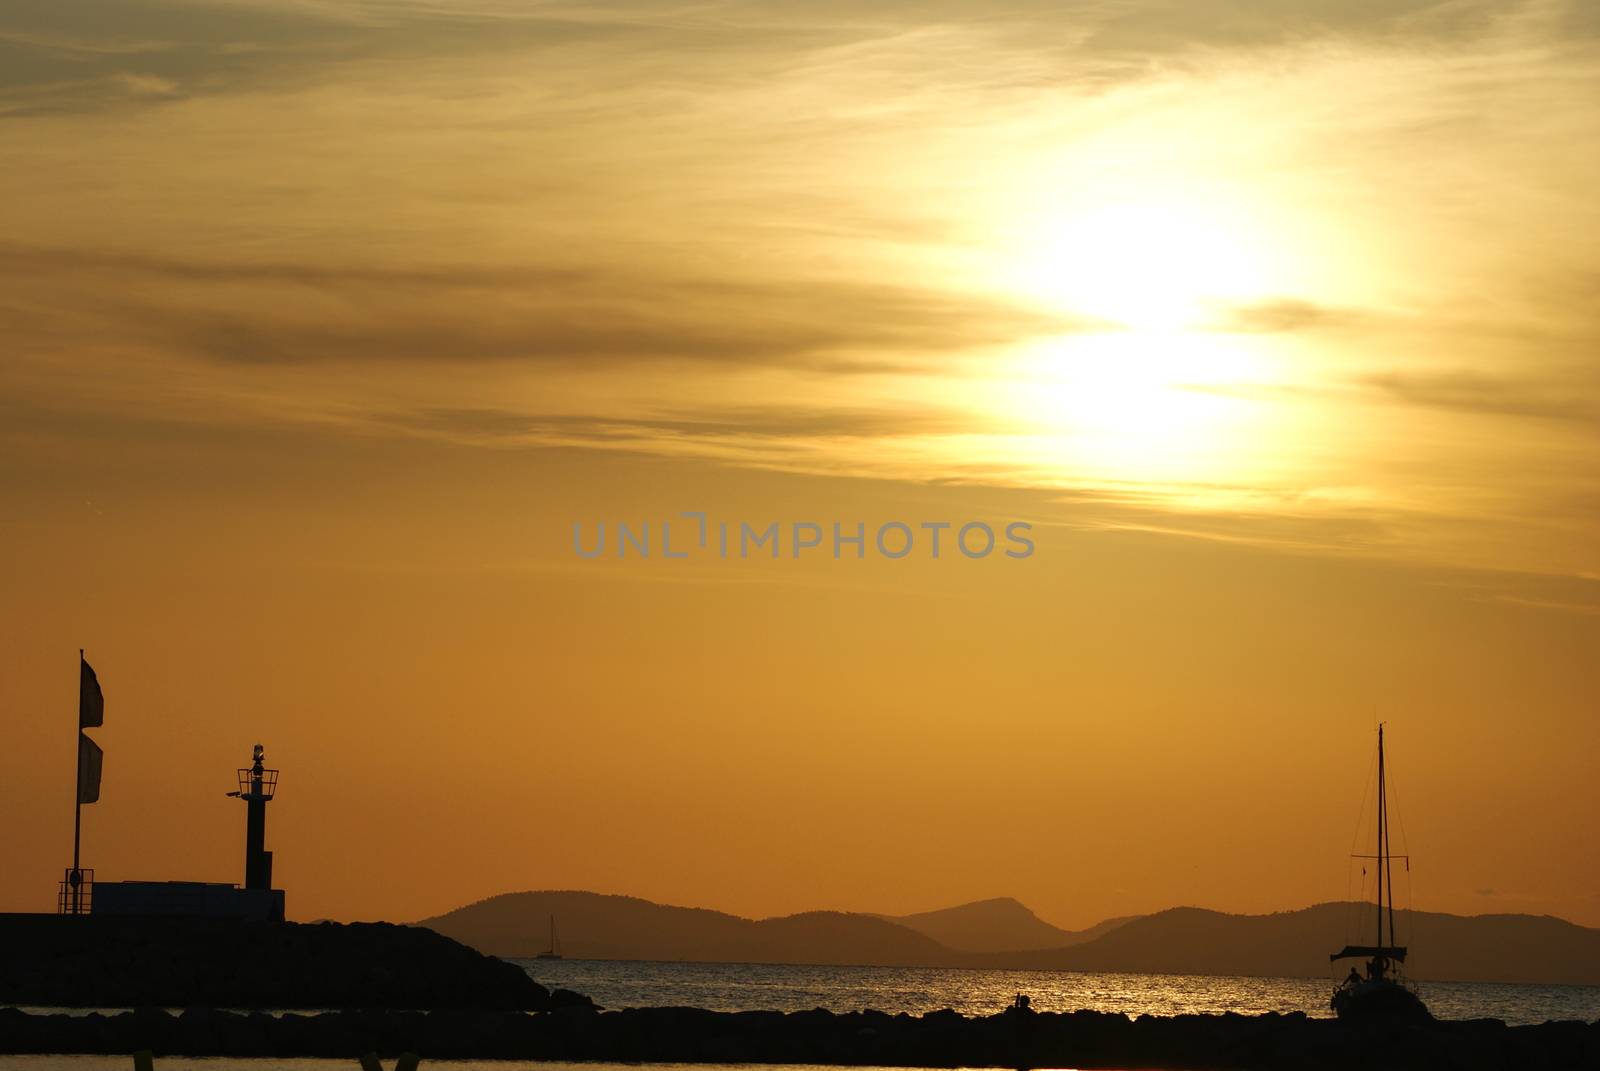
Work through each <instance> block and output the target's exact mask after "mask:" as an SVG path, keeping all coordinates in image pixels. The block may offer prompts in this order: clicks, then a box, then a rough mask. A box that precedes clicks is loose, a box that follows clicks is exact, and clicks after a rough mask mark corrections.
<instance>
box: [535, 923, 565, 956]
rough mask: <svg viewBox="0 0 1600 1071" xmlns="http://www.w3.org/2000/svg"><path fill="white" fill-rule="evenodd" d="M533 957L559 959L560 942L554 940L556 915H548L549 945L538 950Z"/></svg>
mask: <svg viewBox="0 0 1600 1071" xmlns="http://www.w3.org/2000/svg"><path fill="white" fill-rule="evenodd" d="M533 958H534V959H560V958H561V942H560V941H558V940H556V917H555V916H554V915H551V916H550V947H549V948H546V949H545V950H544V951H543V952H540V953H539V954H538V955H537V956H535V957H533Z"/></svg>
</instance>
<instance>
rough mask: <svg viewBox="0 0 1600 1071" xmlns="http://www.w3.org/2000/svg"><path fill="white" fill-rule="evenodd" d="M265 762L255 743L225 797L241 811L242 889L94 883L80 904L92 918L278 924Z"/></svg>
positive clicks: (274, 782)
mask: <svg viewBox="0 0 1600 1071" xmlns="http://www.w3.org/2000/svg"><path fill="white" fill-rule="evenodd" d="M266 759H267V751H266V748H264V747H262V746H261V745H260V744H257V745H256V746H255V750H254V751H253V752H251V755H250V765H249V766H245V767H240V768H239V771H238V773H239V790H238V791H237V792H230V793H228V795H230V796H232V797H234V798H235V799H241V800H243V801H244V807H245V818H244V885H243V887H240V886H238V885H233V884H228V883H220V882H209V881H117V882H96V883H95V885H94V891H93V899H92V900H90V899H87V898H85V901H84V902H85V903H88V904H92V907H91V909H90V910H91V913H92V914H95V915H177V916H184V917H190V918H194V917H204V918H233V919H244V920H248V921H256V922H282V921H283V919H284V896H283V890H282V889H274V888H273V887H272V853H271V852H269V851H267V804H269V803H271V802H272V798H273V797H274V796H276V795H277V794H278V771H277V770H271V769H268V768H267V761H266ZM85 873H88V872H87V871H85ZM63 910H65V909H63Z"/></svg>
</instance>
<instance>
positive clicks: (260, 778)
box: [230, 744, 278, 889]
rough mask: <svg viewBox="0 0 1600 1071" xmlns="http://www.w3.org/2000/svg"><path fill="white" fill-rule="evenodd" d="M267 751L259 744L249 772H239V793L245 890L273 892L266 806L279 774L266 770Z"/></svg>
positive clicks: (273, 791)
mask: <svg viewBox="0 0 1600 1071" xmlns="http://www.w3.org/2000/svg"><path fill="white" fill-rule="evenodd" d="M266 754H267V753H266V749H265V748H264V747H262V746H261V745H260V744H257V745H256V747H255V751H254V752H253V753H252V754H251V756H250V758H251V760H252V764H251V765H250V767H249V768H248V769H245V768H241V769H240V770H239V791H238V792H235V793H230V795H235V796H238V797H239V798H240V799H242V800H244V806H245V825H244V887H245V888H246V889H271V888H272V853H271V852H269V851H267V804H269V803H271V802H272V797H273V796H274V795H275V794H276V793H277V791H278V771H277V770H269V769H267V768H266V765H265V760H266Z"/></svg>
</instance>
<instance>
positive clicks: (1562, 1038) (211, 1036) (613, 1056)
mask: <svg viewBox="0 0 1600 1071" xmlns="http://www.w3.org/2000/svg"><path fill="white" fill-rule="evenodd" d="M138 1049H150V1050H153V1051H154V1052H156V1053H157V1054H158V1055H160V1054H164V1053H170V1054H175V1055H191V1056H241V1057H242V1056H267V1057H313V1056H320V1057H337V1058H350V1057H356V1056H359V1055H361V1054H362V1053H365V1052H368V1051H377V1052H379V1053H382V1054H385V1055H389V1056H394V1055H397V1054H399V1053H402V1052H414V1053H418V1054H420V1055H422V1056H423V1057H425V1058H434V1059H447V1058H460V1059H467V1058H477V1059H513V1060H558V1061H579V1060H604V1061H617V1062H651V1063H665V1062H691V1063H774V1064H776V1063H810V1064H837V1065H865V1064H875V1065H880V1066H883V1065H888V1066H901V1067H1123V1068H1126V1067H1149V1068H1234V1069H1256V1068H1260V1069H1278V1068H1294V1069H1308V1068H1309V1069H1313V1071H1316V1069H1322V1068H1327V1069H1335V1068H1337V1069H1340V1071H1344V1069H1348V1068H1351V1067H1361V1068H1368V1069H1376V1071H1382V1069H1386V1068H1417V1067H1427V1068H1430V1069H1431V1068H1438V1069H1441V1071H1449V1069H1461V1071H1480V1069H1489V1068H1516V1069H1518V1071H1528V1069H1537V1068H1574V1067H1595V1066H1600V1023H1587V1024H1586V1023H1575V1022H1574V1023H1545V1024H1543V1025H1541V1026H1514V1027H1508V1026H1506V1025H1505V1024H1504V1023H1501V1022H1499V1021H1498V1020H1488V1019H1483V1020H1475V1021H1471V1022H1430V1023H1425V1024H1401V1025H1394V1026H1388V1027H1383V1028H1372V1027H1369V1026H1361V1025H1356V1024H1351V1023H1349V1022H1341V1021H1338V1020H1332V1019H1308V1018H1307V1017H1306V1016H1305V1015H1304V1014H1303V1013H1299V1012H1296V1013H1293V1014H1289V1015H1277V1014H1269V1015H1260V1016H1241V1015H1182V1016H1175V1017H1171V1018H1161V1017H1155V1016H1142V1017H1140V1018H1138V1019H1128V1018H1126V1017H1125V1016H1122V1015H1115V1014H1109V1013H1104V1012H1091V1011H1080V1012H1074V1013H1071V1014H1053V1013H1049V1012H1044V1013H1039V1012H1032V1011H1028V1010H1021V1009H1012V1010H1008V1011H1006V1012H1004V1013H1002V1014H999V1015H993V1016H988V1017H985V1018H967V1017H964V1016H961V1015H958V1014H957V1013H955V1012H953V1011H938V1012H931V1013H929V1014H927V1015H921V1016H909V1015H904V1014H901V1015H886V1014H883V1013H881V1012H870V1011H867V1012H851V1013H847V1014H834V1013H832V1012H828V1011H821V1010H818V1011H809V1012H790V1013H783V1012H710V1011H701V1010H698V1009H694V1008H644V1009H634V1010H625V1011H604V1012H599V1011H594V1010H591V1009H588V1008H585V1007H582V1006H569V1007H566V1008H561V1009H557V1010H552V1011H546V1012H540V1013H534V1014H524V1013H515V1012H495V1011H481V1010H477V1011H475V1010H468V1009H458V1010H452V1011H432V1012H426V1013H425V1012H406V1011H339V1012H327V1013H323V1014H320V1015H297V1014H293V1013H290V1014H286V1015H283V1016H281V1017H274V1016H271V1015H266V1014H263V1013H259V1012H258V1013H255V1014H248V1015H246V1014H236V1013H230V1012H219V1011H213V1010H210V1009H208V1008H191V1009H189V1010H187V1011H184V1012H182V1013H181V1014H177V1015H173V1014H169V1013H167V1012H164V1011H161V1010H158V1009H141V1010H139V1011H133V1012H125V1013H122V1014H119V1015H113V1016H100V1015H90V1016H87V1017H82V1016H80V1017H74V1018H69V1017H67V1016H64V1015H54V1016H40V1015H34V1016H30V1015H26V1014H24V1013H23V1012H20V1011H16V1010H14V1009H0V1052H13V1053H23V1052H27V1053H40V1052H80V1053H129V1052H133V1051H135V1050H138Z"/></svg>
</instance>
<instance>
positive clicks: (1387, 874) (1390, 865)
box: [1378, 725, 1398, 943]
mask: <svg viewBox="0 0 1600 1071" xmlns="http://www.w3.org/2000/svg"><path fill="white" fill-rule="evenodd" d="M1378 769H1379V770H1382V769H1383V726H1381V725H1380V726H1378ZM1383 798H1384V804H1383V813H1384V821H1383V861H1382V863H1381V865H1382V867H1383V877H1384V880H1385V881H1387V882H1388V883H1389V941H1390V942H1391V943H1395V942H1397V941H1398V938H1396V937H1395V935H1394V856H1393V855H1392V853H1391V852H1390V850H1389V848H1390V845H1389V841H1390V836H1389V803H1388V799H1389V794H1388V792H1387V791H1385V792H1384V797H1383Z"/></svg>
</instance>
